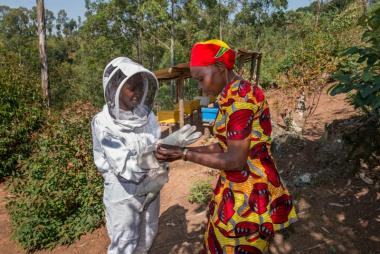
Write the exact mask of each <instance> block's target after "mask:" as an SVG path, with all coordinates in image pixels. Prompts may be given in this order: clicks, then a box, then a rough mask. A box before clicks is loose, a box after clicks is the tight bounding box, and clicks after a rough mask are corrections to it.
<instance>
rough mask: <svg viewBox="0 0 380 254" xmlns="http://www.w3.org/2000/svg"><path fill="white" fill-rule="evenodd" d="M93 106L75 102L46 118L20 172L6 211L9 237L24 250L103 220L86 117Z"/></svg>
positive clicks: (64, 240) (69, 238) (65, 239)
mask: <svg viewBox="0 0 380 254" xmlns="http://www.w3.org/2000/svg"><path fill="white" fill-rule="evenodd" d="M94 113H95V109H94V108H93V107H92V106H91V105H89V104H86V103H75V104H73V105H72V106H71V107H70V108H68V109H66V110H65V111H63V112H62V113H61V114H60V115H52V116H50V117H49V119H48V121H47V124H46V126H45V127H44V129H43V131H42V132H41V133H39V134H38V136H37V137H36V140H35V147H34V149H33V151H32V153H31V155H30V157H29V158H26V159H24V160H22V161H21V162H20V172H21V173H20V174H21V175H20V176H19V177H14V178H12V179H11V181H10V184H9V190H10V192H11V193H12V194H13V195H14V196H15V197H14V198H13V199H12V200H11V201H10V202H9V203H8V206H7V207H8V209H9V213H10V216H11V222H12V225H13V233H14V234H13V236H14V238H15V239H16V240H17V241H18V242H19V243H20V244H21V246H22V247H23V248H25V249H26V250H27V251H33V250H37V249H42V248H50V247H53V246H55V245H56V244H68V243H71V242H73V241H74V240H75V239H78V238H79V237H80V236H81V235H82V234H84V233H85V232H88V231H90V230H92V229H94V228H97V227H98V226H99V225H100V224H101V223H102V220H103V206H102V201H101V197H102V190H103V188H102V178H101V177H100V176H99V174H98V173H97V170H96V168H95V166H94V162H93V157H92V137H91V132H90V118H91V117H92V116H93V115H94Z"/></svg>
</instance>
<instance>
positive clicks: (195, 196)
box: [188, 181, 213, 205]
mask: <svg viewBox="0 0 380 254" xmlns="http://www.w3.org/2000/svg"><path fill="white" fill-rule="evenodd" d="M212 193H213V189H212V185H211V184H210V183H209V182H207V181H200V182H198V183H195V184H194V185H193V186H192V187H191V189H190V195H189V197H188V201H189V202H190V203H196V204H198V205H206V204H207V203H208V202H209V201H210V199H211V197H212Z"/></svg>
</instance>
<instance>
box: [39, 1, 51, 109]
mask: <svg viewBox="0 0 380 254" xmlns="http://www.w3.org/2000/svg"><path fill="white" fill-rule="evenodd" d="M36 3H37V24H38V37H39V43H38V48H39V51H40V63H41V87H42V97H43V99H44V100H45V102H46V104H47V106H48V107H50V88H49V78H48V64H47V57H46V50H45V43H46V38H45V37H46V23H45V6H44V0H36Z"/></svg>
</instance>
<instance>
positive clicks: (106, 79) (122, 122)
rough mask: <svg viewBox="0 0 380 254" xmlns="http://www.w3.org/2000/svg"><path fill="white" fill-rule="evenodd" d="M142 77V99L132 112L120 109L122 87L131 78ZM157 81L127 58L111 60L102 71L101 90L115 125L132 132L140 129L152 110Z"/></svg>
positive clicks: (150, 73) (140, 66)
mask: <svg viewBox="0 0 380 254" xmlns="http://www.w3.org/2000/svg"><path fill="white" fill-rule="evenodd" d="M136 74H140V75H141V76H142V83H141V86H144V93H143V98H142V100H141V102H140V103H139V105H138V106H137V107H136V108H135V109H133V111H125V110H122V109H120V107H119V100H120V91H121V89H122V87H123V85H125V84H126V82H127V81H128V79H130V78H131V77H132V76H134V75H136ZM157 88H158V81H157V78H156V76H155V75H154V74H153V73H152V72H151V71H149V70H148V69H146V68H144V67H143V66H142V65H140V64H138V63H135V62H133V61H132V60H131V59H129V58H127V57H118V58H115V59H113V60H112V61H111V62H110V63H109V64H108V65H107V66H106V68H105V69H104V73H103V90H104V98H105V101H106V106H107V108H108V113H109V115H110V116H111V117H112V118H113V120H114V122H115V124H117V125H119V126H122V127H123V128H126V129H127V130H132V129H134V128H136V127H142V126H144V125H145V124H146V123H147V122H148V116H149V114H150V112H151V111H152V108H153V102H154V98H155V96H156V94H157V90H158V89H157Z"/></svg>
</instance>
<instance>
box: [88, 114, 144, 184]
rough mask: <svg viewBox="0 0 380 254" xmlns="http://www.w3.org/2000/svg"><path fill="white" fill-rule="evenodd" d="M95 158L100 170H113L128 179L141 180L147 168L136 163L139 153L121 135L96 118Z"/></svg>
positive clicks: (94, 124) (94, 125)
mask: <svg viewBox="0 0 380 254" xmlns="http://www.w3.org/2000/svg"><path fill="white" fill-rule="evenodd" d="M92 132H93V135H95V137H94V138H93V139H94V160H95V164H96V166H97V167H98V169H99V171H112V173H114V174H115V175H118V176H121V177H123V178H124V179H126V180H130V181H134V182H139V181H140V180H141V178H142V177H143V176H144V175H145V174H146V170H143V169H141V168H139V167H138V166H137V165H136V159H137V153H136V151H134V150H133V149H130V148H129V147H127V146H126V145H125V141H124V142H123V140H122V138H121V137H116V136H114V135H112V134H110V133H109V132H107V131H106V130H105V129H104V128H102V125H101V124H99V121H98V120H97V119H96V118H95V119H94V120H93V122H92Z"/></svg>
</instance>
